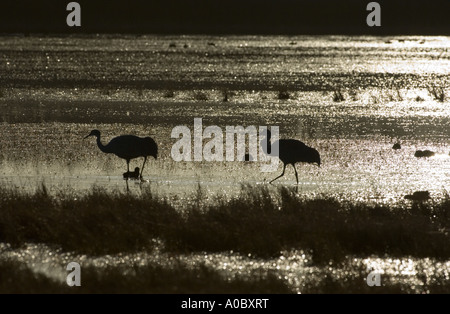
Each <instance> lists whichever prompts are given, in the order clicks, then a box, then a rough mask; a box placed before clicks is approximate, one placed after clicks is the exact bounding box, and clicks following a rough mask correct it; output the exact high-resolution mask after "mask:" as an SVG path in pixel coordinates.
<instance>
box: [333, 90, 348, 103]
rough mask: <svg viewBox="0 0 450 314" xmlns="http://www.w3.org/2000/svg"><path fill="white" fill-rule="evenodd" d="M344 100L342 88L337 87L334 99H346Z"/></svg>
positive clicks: (336, 100)
mask: <svg viewBox="0 0 450 314" xmlns="http://www.w3.org/2000/svg"><path fill="white" fill-rule="evenodd" d="M344 100H345V98H344V95H343V94H342V92H341V90H340V89H336V90H335V91H334V92H333V101H334V102H341V101H344Z"/></svg>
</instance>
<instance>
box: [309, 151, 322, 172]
mask: <svg viewBox="0 0 450 314" xmlns="http://www.w3.org/2000/svg"><path fill="white" fill-rule="evenodd" d="M309 157H310V163H312V164H317V166H318V167H320V154H319V152H318V151H317V150H315V149H314V148H312V149H311V153H310V156H309Z"/></svg>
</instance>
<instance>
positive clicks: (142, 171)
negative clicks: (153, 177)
mask: <svg viewBox="0 0 450 314" xmlns="http://www.w3.org/2000/svg"><path fill="white" fill-rule="evenodd" d="M146 161H147V156H145V157H144V163H143V164H142V169H141V175H140V176H139V178H141V180H142V174H143V173H144V166H145V162H146Z"/></svg>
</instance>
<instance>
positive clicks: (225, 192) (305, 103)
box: [0, 35, 450, 292]
mask: <svg viewBox="0 0 450 314" xmlns="http://www.w3.org/2000/svg"><path fill="white" fill-rule="evenodd" d="M449 48H450V38H449V37H427V36H409V37H364V36H357V37H343V36H289V37H283V36H278V37H274V36H269V37H264V36H222V37H209V36H137V37H136V36H115V35H108V36H106V35H98V36H73V37H58V36H44V37H39V36H36V37H34V36H31V37H21V36H3V37H0V84H1V85H0V134H2V136H1V137H0V184H1V185H2V186H3V187H9V188H13V189H17V190H20V191H24V192H30V191H34V190H35V189H36V188H38V187H39V186H40V185H41V183H44V184H45V185H46V186H47V189H48V191H49V192H50V193H55V194H56V193H58V192H61V191H66V192H67V191H71V192H74V193H84V192H86V191H90V190H91V189H92V186H93V185H98V186H102V187H104V188H105V189H107V190H119V191H126V190H127V182H126V181H124V180H123V179H122V173H123V172H124V171H125V170H126V164H125V161H124V160H120V159H119V158H117V157H116V156H113V155H106V154H103V153H102V152H100V150H99V149H98V148H97V146H96V144H95V140H94V139H93V138H89V139H83V138H84V137H85V136H86V135H87V134H89V132H90V130H92V129H99V130H101V131H102V141H103V143H107V142H108V141H109V140H110V139H111V138H113V137H114V136H117V135H121V134H136V135H139V136H152V137H153V138H154V139H155V140H156V142H157V144H158V146H159V152H160V155H159V157H158V159H157V160H154V159H152V158H150V160H149V161H148V163H147V165H146V167H145V171H144V177H145V179H147V180H149V182H145V183H142V184H139V183H137V182H134V181H129V182H128V189H129V190H130V191H132V192H135V193H139V192H140V191H141V190H142V189H150V190H151V191H152V192H153V193H155V194H157V195H160V196H162V197H167V198H168V200H169V201H171V202H172V203H175V204H178V205H181V206H183V205H185V204H186V203H187V202H189V201H190V200H191V199H192V198H195V195H196V193H199V186H200V189H201V193H202V197H203V198H204V199H205V201H206V200H208V199H210V198H213V197H214V196H217V195H222V196H226V197H232V196H233V195H236V194H237V193H239V192H240V191H241V184H251V185H256V184H267V182H268V181H270V180H271V179H273V178H274V177H276V176H277V175H278V174H279V173H281V170H282V167H281V165H279V167H278V169H277V171H276V172H273V173H262V172H261V171H260V164H259V163H258V162H227V161H224V162H206V161H202V162H175V161H174V160H173V159H172V157H171V154H170V151H171V147H172V145H173V144H174V143H175V142H176V139H173V138H171V131H172V129H173V128H174V127H176V126H179V125H186V126H188V127H189V128H190V129H191V130H193V123H194V118H202V119H203V127H206V126H211V125H217V126H219V127H221V128H222V130H223V131H225V127H226V126H227V125H231V126H238V125H242V126H244V127H247V126H250V125H254V126H279V127H280V136H281V138H296V139H299V140H301V141H303V142H305V143H306V144H307V145H310V146H312V147H314V148H316V149H317V150H318V151H319V152H320V154H321V159H322V165H321V167H320V168H318V167H316V166H313V165H304V164H301V165H300V164H299V165H297V169H298V171H299V179H300V183H299V186H298V193H299V194H302V195H306V196H311V197H315V196H318V195H331V196H334V197H336V198H339V199H347V200H348V199H350V200H363V201H373V202H388V203H405V204H408V202H409V201H407V200H405V199H404V198H403V196H404V195H405V194H411V193H412V192H414V191H417V190H428V191H430V193H431V196H432V198H433V199H434V200H438V199H439V198H442V197H446V195H448V191H449V189H450V156H449V152H450V148H449V139H448V136H449V134H450V106H449V97H448V93H449V90H448V86H449V83H450V81H449V77H450V76H449V74H450V54H449V51H448V49H449ZM433 86H434V87H435V88H436V90H439V88H443V91H444V93H445V98H444V99H443V101H440V100H439V99H437V98H435V97H434V96H433V95H432V93H431V92H430V90H431V89H430V88H431V87H433ZM284 90H287V91H288V93H289V99H279V97H278V94H279V92H280V91H284ZM336 90H340V91H341V92H342V94H343V96H344V98H345V99H344V100H342V101H336V100H334V99H333V98H334V96H335V94H334V93H335V91H336ZM225 95H226V97H227V101H224V98H225ZM396 142H400V143H401V149H400V150H393V149H392V146H393V144H394V143H396ZM419 149H420V150H424V149H429V150H432V151H434V152H436V155H435V156H433V157H430V158H416V157H414V152H415V151H416V150H419ZM141 163H142V160H133V161H132V163H131V165H130V168H131V169H134V167H136V166H139V167H141ZM281 184H282V185H287V186H295V176H294V171H293V169H292V168H291V167H290V166H289V167H288V168H287V170H286V175H285V176H284V177H282V178H280V179H279V180H278V181H276V182H275V183H274V187H273V189H276V186H277V185H281ZM4 248H5V245H4V244H2V251H3V252H2V253H1V255H2V256H3V257H6V256H9V257H10V256H13V257H15V258H17V259H19V260H21V261H24V262H26V263H27V264H30V265H32V268H33V269H35V270H36V271H42V272H44V273H46V274H47V275H48V276H50V277H54V278H56V277H58V276H60V275H61V274H62V273H65V272H64V269H63V267H64V266H61V265H63V264H64V263H66V262H67V261H68V260H69V259H70V258H72V256H70V254H68V255H65V254H62V253H60V252H58V251H53V250H51V249H48V248H47V247H45V245H41V244H38V245H34V244H30V245H29V246H28V248H27V249H26V250H12V251H11V250H4ZM152 254H153V253H152ZM152 254H150V253H148V254H147V253H142V254H141V253H139V254H137V255H133V256H131V255H130V256H128V255H127V256H118V257H117V256H114V257H108V256H106V257H101V258H91V257H86V256H81V257H80V256H78V257H77V258H78V259H80V260H82V261H83V262H85V263H87V264H95V265H98V266H99V267H101V266H102V265H104V264H105V263H121V262H123V263H130V262H131V263H138V264H139V263H141V262H144V261H145V262H149V261H157V262H159V263H164V261H167V260H168V259H170V258H169V257H168V256H165V255H164V254H162V253H158V254H156V255H152ZM180 258H182V259H185V261H186V263H194V264H195V263H198V262H200V261H202V262H206V263H207V264H208V265H214V267H217V268H222V269H223V270H224V271H225V273H226V275H227V276H232V275H233V274H236V273H239V272H248V273H250V270H252V269H264V270H266V271H268V270H271V269H275V270H277V272H278V274H279V276H282V277H283V278H284V279H285V280H287V281H288V282H289V283H290V284H291V285H292V286H293V287H294V289H295V291H297V292H302V285H303V283H304V282H305V280H306V279H308V280H309V279H311V277H314V276H317V277H320V276H321V275H323V273H324V271H325V270H326V269H318V268H315V267H313V266H310V265H309V263H308V256H307V254H304V253H301V252H288V253H286V254H285V255H282V256H281V257H280V258H278V259H275V260H264V261H255V260H254V259H251V258H247V257H242V256H237V255H236V254H232V253H231V254H228V253H224V254H217V255H214V254H212V255H211V254H208V255H202V254H197V255H192V256H188V257H183V256H181V257H180ZM348 259H349V260H348V265H359V266H361V265H362V266H364V267H367V268H370V267H374V268H379V269H381V270H383V271H384V272H387V273H390V274H391V275H393V278H394V279H393V280H394V281H395V280H399V281H401V280H403V282H405V283H407V284H408V285H410V287H411V288H410V290H408V291H410V292H426V291H424V290H423V289H422V288H421V287H422V285H421V282H420V280H419V279H418V277H417V276H416V274H415V273H414V272H415V271H416V270H418V269H420V272H421V274H422V273H424V269H425V270H426V272H427V274H428V275H426V276H428V277H427V278H430V279H429V280H433V279H432V278H434V277H439V278H446V279H448V269H449V266H450V265H449V264H448V262H443V263H438V262H436V261H431V260H429V259H408V258H404V259H390V258H385V257H383V258H379V257H368V258H365V259H361V258H355V259H354V258H352V257H349V258H348ZM330 267H332V268H333V269H335V270H336V272H335V273H334V272H333V273H334V274H335V275H336V276H337V277H339V278H341V277H342V278H344V277H347V278H349V277H352V276H355V274H350V273H348V270H346V269H339V268H335V267H336V266H335V265H331V266H330ZM404 271H408V272H409V273H408V274H406V273H402V272H404ZM55 276H56V277H55ZM421 278H423V276H422V277H421ZM418 280H419V281H418Z"/></svg>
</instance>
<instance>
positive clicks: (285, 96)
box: [277, 89, 291, 100]
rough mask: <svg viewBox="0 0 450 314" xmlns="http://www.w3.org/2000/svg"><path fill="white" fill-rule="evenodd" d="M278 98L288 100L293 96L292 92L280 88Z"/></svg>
mask: <svg viewBox="0 0 450 314" xmlns="http://www.w3.org/2000/svg"><path fill="white" fill-rule="evenodd" d="M277 97H278V99H280V100H288V99H290V98H291V94H290V93H289V91H287V90H285V89H283V90H279V91H278V96H277Z"/></svg>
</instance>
